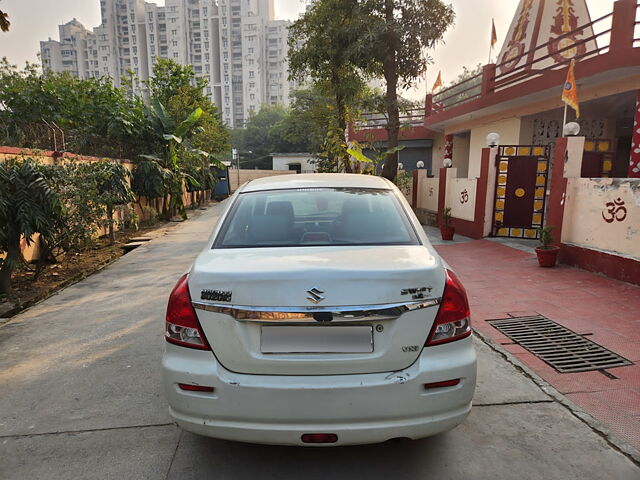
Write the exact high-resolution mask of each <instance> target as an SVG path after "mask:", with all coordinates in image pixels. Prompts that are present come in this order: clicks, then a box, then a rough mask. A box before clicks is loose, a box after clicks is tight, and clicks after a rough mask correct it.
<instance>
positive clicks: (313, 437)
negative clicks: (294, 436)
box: [301, 433, 338, 443]
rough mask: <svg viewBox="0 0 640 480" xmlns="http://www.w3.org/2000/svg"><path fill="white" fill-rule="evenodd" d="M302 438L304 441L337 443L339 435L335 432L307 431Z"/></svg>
mask: <svg viewBox="0 0 640 480" xmlns="http://www.w3.org/2000/svg"><path fill="white" fill-rule="evenodd" d="M301 440H302V442H303V443H336V442H337V441H338V435H336V434H335V433H305V434H304V435H302V437H301Z"/></svg>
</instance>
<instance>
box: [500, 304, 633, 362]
mask: <svg viewBox="0 0 640 480" xmlns="http://www.w3.org/2000/svg"><path fill="white" fill-rule="evenodd" d="M488 322H489V323H490V324H491V325H493V326H494V327H495V328H497V329H498V330H500V331H501V332H502V333H504V334H505V335H506V336H507V337H509V338H510V339H512V340H513V341H514V342H516V343H517V344H519V345H521V346H522V347H524V348H526V349H527V350H529V351H530V352H531V353H533V354H534V355H535V356H537V357H539V358H541V359H542V360H544V361H545V362H547V363H548V364H549V365H551V366H552V367H553V368H555V369H556V370H557V371H558V372H560V373H570V372H587V371H589V370H602V369H605V368H613V367H622V366H624V365H632V363H631V362H630V361H629V360H627V359H625V358H623V357H621V356H620V355H616V354H615V353H613V352H611V351H610V350H607V349H606V348H604V347H601V346H600V345H598V344H597V343H593V342H592V341H590V340H587V339H586V338H584V337H582V336H580V335H578V334H577V333H575V332H574V331H572V330H569V329H568V328H565V327H563V326H562V325H560V324H558V323H556V322H554V321H553V320H549V319H548V318H546V317H543V316H542V315H537V316H533V317H515V318H502V319H498V320H489V321H488Z"/></svg>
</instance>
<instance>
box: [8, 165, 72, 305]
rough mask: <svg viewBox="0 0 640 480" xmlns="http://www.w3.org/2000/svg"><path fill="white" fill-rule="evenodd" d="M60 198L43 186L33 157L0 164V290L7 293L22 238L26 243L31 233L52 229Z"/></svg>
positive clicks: (49, 231) (54, 226) (46, 235)
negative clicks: (0, 258) (1, 252)
mask: <svg viewBox="0 0 640 480" xmlns="http://www.w3.org/2000/svg"><path fill="white" fill-rule="evenodd" d="M60 209H61V205H60V200H59V198H58V196H57V195H56V193H55V192H54V191H53V190H52V189H51V188H50V187H49V185H47V182H46V180H45V177H44V176H43V175H42V173H41V172H40V171H39V170H38V167H37V165H36V164H35V162H34V161H33V160H25V161H18V160H10V161H8V162H6V163H1V164H0V225H2V228H1V229H0V251H3V252H5V258H4V259H2V260H0V293H10V292H11V274H12V272H13V270H14V269H15V267H16V265H17V264H18V263H19V261H20V259H21V257H22V254H21V250H20V242H21V240H22V239H24V241H25V242H26V243H27V245H30V244H31V243H32V242H33V239H34V235H35V234H36V233H38V234H40V235H41V236H42V237H44V238H48V237H49V236H50V235H51V234H52V232H53V231H54V230H55V228H56V219H57V218H58V216H59V214H60Z"/></svg>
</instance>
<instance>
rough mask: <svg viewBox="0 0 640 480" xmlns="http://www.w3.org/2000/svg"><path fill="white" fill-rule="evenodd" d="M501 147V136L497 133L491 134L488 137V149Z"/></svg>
mask: <svg viewBox="0 0 640 480" xmlns="http://www.w3.org/2000/svg"><path fill="white" fill-rule="evenodd" d="M498 145H500V135H499V134H497V133H490V134H489V135H487V147H489V148H493V147H497V146H498Z"/></svg>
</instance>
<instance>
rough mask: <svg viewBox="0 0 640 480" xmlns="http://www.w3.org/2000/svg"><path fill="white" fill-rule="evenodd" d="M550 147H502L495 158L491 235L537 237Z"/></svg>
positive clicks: (540, 224)
mask: <svg viewBox="0 0 640 480" xmlns="http://www.w3.org/2000/svg"><path fill="white" fill-rule="evenodd" d="M549 151H550V148H549V147H543V146H540V145H501V146H500V147H499V149H498V155H497V156H496V195H495V202H494V207H493V232H492V233H493V235H494V236H497V237H512V238H538V235H539V233H538V229H539V228H540V227H542V225H543V222H544V207H545V196H546V191H547V177H548V173H549Z"/></svg>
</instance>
